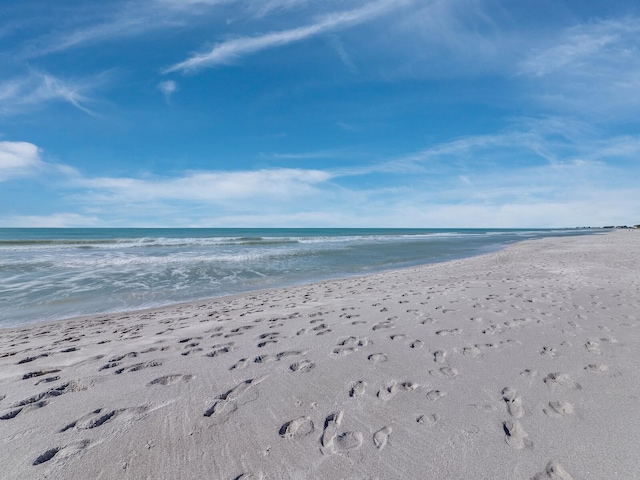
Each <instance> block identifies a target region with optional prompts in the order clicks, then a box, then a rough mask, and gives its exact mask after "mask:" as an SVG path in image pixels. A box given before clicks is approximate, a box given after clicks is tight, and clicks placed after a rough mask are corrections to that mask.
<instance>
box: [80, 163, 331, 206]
mask: <svg viewBox="0 0 640 480" xmlns="http://www.w3.org/2000/svg"><path fill="white" fill-rule="evenodd" d="M331 177H332V176H331V174H329V173H328V172H323V171H320V170H302V169H284V168H282V169H272V170H256V171H240V172H192V173H188V174H185V175H182V176H178V177H175V178H156V179H140V178H79V179H76V180H75V181H74V182H75V185H76V186H77V187H82V188H87V189H90V190H91V192H92V193H87V194H86V197H87V198H88V199H93V200H96V201H100V202H107V201H114V202H143V203H147V202H153V201H178V202H212V203H216V202H229V201H236V200H246V199H254V200H259V199H264V200H270V201H274V200H287V199H294V198H297V197H300V196H305V195H309V194H312V193H314V191H315V190H314V186H315V185H318V184H322V183H324V182H327V181H328V180H330V179H331Z"/></svg>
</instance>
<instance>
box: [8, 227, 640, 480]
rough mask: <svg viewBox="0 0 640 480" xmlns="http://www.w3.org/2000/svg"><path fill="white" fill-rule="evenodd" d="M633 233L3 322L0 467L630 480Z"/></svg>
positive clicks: (635, 378) (212, 474)
mask: <svg viewBox="0 0 640 480" xmlns="http://www.w3.org/2000/svg"><path fill="white" fill-rule="evenodd" d="M639 326H640V232H638V231H614V232H611V233H607V234H598V235H585V236H575V237H555V238H540V239H535V240H526V241H523V242H519V243H514V244H512V245H509V246H507V247H506V248H505V249H502V250H500V251H497V252H492V253H488V254H485V255H480V256H475V257H471V258H465V259H458V260H453V261H449V262H444V263H437V264H432V265H425V266H420V267H413V268H406V269H399V270H393V271H387V272H383V273H376V274H373V275H367V276H360V277H351V278H344V279H339V280H330V281H323V282H318V283H313V284H308V285H300V286H295V287H288V288H279V289H271V290H263V291H258V292H253V293H247V294H239V295H235V296H230V297H225V298H222V299H217V300H207V301H198V302H191V303H182V304H178V305H173V306H167V307H162V308H156V309H148V310H141V311H135V312H127V313H110V314H103V315H94V316H87V317H80V318H74V319H69V320H61V321H55V322H43V323H37V324H32V325H26V326H21V327H15V328H7V329H3V330H0V432H2V433H1V435H0V442H1V448H0V465H2V473H1V474H0V476H2V477H3V478H11V479H44V478H50V479H82V478H96V479H125V478H128V479H202V478H208V479H240V478H241V479H249V478H252V479H380V480H383V479H413V478H415V479H466V478H473V479H505V480H507V479H535V480H543V479H554V480H557V479H560V480H569V479H574V480H584V479H604V478H607V479H614V478H615V479H629V480H631V479H637V478H640V464H639V462H638V459H637V455H638V448H639V447H640V428H639V427H638V425H640V409H639V408H638V406H639V405H640V368H638V367H639V366H640V356H639V355H638V352H640V330H639V328H638V327H639Z"/></svg>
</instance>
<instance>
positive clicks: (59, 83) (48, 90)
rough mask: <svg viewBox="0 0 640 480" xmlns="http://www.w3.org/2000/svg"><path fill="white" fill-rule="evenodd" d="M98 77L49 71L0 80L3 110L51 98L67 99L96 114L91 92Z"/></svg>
mask: <svg viewBox="0 0 640 480" xmlns="http://www.w3.org/2000/svg"><path fill="white" fill-rule="evenodd" d="M98 83H99V82H98V81H96V80H83V81H78V80H64V79H61V78H59V77H56V76H54V75H51V74H49V73H44V72H38V71H31V72H30V73H29V74H27V75H25V76H22V77H16V78H13V79H10V80H5V81H2V82H0V114H15V113H23V112H25V111H29V110H31V109H33V108H37V107H39V106H41V105H42V104H45V103H49V102H60V101H61V102H66V103H69V104H71V105H73V106H74V107H75V108H77V109H78V110H81V111H83V112H84V113H88V114H93V111H92V110H90V109H89V107H88V104H89V103H90V102H91V99H90V97H89V96H88V93H89V92H90V91H91V90H93V89H94V88H95V86H96V85H97V84H98Z"/></svg>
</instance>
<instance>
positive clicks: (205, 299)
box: [0, 232, 611, 334]
mask: <svg viewBox="0 0 640 480" xmlns="http://www.w3.org/2000/svg"><path fill="white" fill-rule="evenodd" d="M609 233H611V232H594V233H591V234H590V235H606V234H609ZM545 238H554V237H542V238H532V239H523V240H518V241H516V242H512V243H507V244H502V245H501V246H499V247H496V246H493V247H492V248H493V249H492V250H491V251H489V252H484V253H476V254H474V255H470V256H463V257H459V258H454V259H450V260H438V261H432V262H429V263H424V264H418V265H411V266H406V267H400V268H390V269H388V270H386V269H385V270H379V271H375V272H373V273H365V274H353V275H346V276H338V277H331V278H326V279H321V280H309V281H303V282H301V283H295V284H291V285H284V286H275V287H271V288H263V289H256V290H247V291H245V292H238V293H231V294H228V295H221V296H214V297H203V298H201V299H195V300H187V301H184V302H175V303H167V304H165V305H158V306H152V307H146V308H139V309H138V308H134V309H129V310H115V311H105V312H101V313H90V314H86V315H74V316H70V317H63V318H56V319H50V320H35V321H32V322H27V323H21V324H17V325H9V326H0V334H1V333H2V332H3V331H5V330H17V329H21V328H29V327H36V326H43V325H47V324H52V323H58V322H68V321H69V322H70V321H84V320H91V319H92V318H94V317H103V316H119V315H138V314H149V313H160V312H162V311H165V310H167V309H174V308H183V307H191V306H194V305H195V304H201V303H206V304H210V303H214V302H222V301H226V300H235V299H237V298H240V297H245V296H251V295H257V294H265V293H270V292H277V291H279V290H288V289H295V288H304V287H308V286H313V285H321V284H324V283H328V282H331V283H333V282H339V281H343V280H351V279H365V278H368V277H375V276H378V275H385V274H389V273H394V272H404V271H407V272H408V271H412V270H416V269H422V268H428V267H430V266H434V265H441V264H448V263H452V262H459V261H464V260H468V259H473V258H478V257H484V256H487V255H495V254H497V253H499V252H500V251H502V250H505V249H508V248H510V247H511V246H513V245H517V244H520V243H523V242H536V241H539V240H544V239H545ZM562 238H564V237H562ZM568 238H573V237H568Z"/></svg>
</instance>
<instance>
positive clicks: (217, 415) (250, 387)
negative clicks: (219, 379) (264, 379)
mask: <svg viewBox="0 0 640 480" xmlns="http://www.w3.org/2000/svg"><path fill="white" fill-rule="evenodd" d="M258 383H259V382H258V381H256V380H255V379H249V380H245V381H244V382H241V383H239V384H238V385H236V386H235V387H233V388H232V389H231V390H229V391H227V392H225V393H223V394H222V395H219V396H218V397H216V401H215V402H214V404H213V405H211V407H209V408H208V409H207V410H206V411H205V412H204V416H205V417H209V418H211V420H212V421H213V423H214V424H215V425H219V424H221V423H224V422H226V421H227V420H229V418H230V416H231V414H232V413H233V412H235V411H236V410H237V409H238V407H240V406H241V405H244V404H246V403H249V402H252V401H254V400H256V399H257V398H258V390H257V389H256V388H255V387H256V385H257V384H258Z"/></svg>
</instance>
